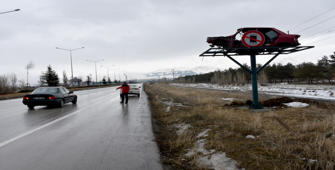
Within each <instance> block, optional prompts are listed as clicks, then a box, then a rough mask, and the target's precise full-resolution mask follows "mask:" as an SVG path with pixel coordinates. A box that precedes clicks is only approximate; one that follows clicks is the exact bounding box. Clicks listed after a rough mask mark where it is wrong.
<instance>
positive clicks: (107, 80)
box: [100, 65, 114, 81]
mask: <svg viewBox="0 0 335 170" xmlns="http://www.w3.org/2000/svg"><path fill="white" fill-rule="evenodd" d="M113 66H114V65H112V66H100V67H105V68H106V69H107V81H108V80H110V78H109V71H108V68H109V67H113Z"/></svg>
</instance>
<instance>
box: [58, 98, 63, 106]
mask: <svg viewBox="0 0 335 170" xmlns="http://www.w3.org/2000/svg"><path fill="white" fill-rule="evenodd" d="M58 106H59V107H60V108H62V107H64V101H63V100H62V101H60V103H59V105H58Z"/></svg>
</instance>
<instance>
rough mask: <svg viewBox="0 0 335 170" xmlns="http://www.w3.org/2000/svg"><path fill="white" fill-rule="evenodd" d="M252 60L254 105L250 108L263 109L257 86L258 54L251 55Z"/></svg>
mask: <svg viewBox="0 0 335 170" xmlns="http://www.w3.org/2000/svg"><path fill="white" fill-rule="evenodd" d="M250 62H251V72H252V73H251V81H252V82H251V83H252V98H253V101H252V105H251V106H250V109H262V108H263V106H262V105H260V104H259V103H258V87H257V67H256V55H255V54H252V55H250Z"/></svg>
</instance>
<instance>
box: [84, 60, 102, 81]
mask: <svg viewBox="0 0 335 170" xmlns="http://www.w3.org/2000/svg"><path fill="white" fill-rule="evenodd" d="M104 60H105V59H102V60H86V61H88V62H93V63H94V64H95V83H98V73H97V62H99V61H104Z"/></svg>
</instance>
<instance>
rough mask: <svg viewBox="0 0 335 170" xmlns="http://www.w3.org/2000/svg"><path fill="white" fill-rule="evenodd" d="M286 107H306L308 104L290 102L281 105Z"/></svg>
mask: <svg viewBox="0 0 335 170" xmlns="http://www.w3.org/2000/svg"><path fill="white" fill-rule="evenodd" d="M283 104H284V105H286V106H289V107H307V106H309V104H307V103H302V102H291V103H283Z"/></svg>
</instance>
